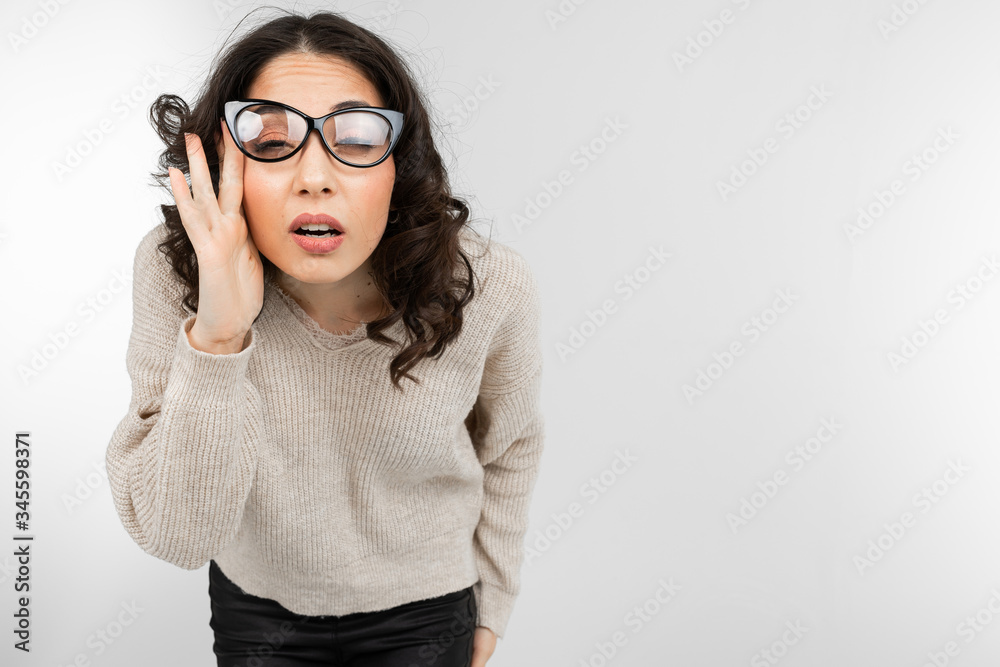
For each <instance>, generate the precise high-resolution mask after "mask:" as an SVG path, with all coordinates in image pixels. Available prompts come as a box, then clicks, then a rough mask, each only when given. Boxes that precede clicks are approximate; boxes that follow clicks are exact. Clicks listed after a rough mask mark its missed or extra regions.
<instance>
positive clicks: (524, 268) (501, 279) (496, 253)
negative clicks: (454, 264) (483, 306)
mask: <svg viewBox="0 0 1000 667" xmlns="http://www.w3.org/2000/svg"><path fill="white" fill-rule="evenodd" d="M459 239H460V245H461V247H462V250H463V251H465V253H466V256H467V257H468V258H469V262H470V263H471V264H472V269H473V272H474V273H475V274H476V279H477V287H479V282H482V284H483V286H484V287H486V288H487V289H488V290H490V291H494V290H499V291H502V292H508V291H509V292H518V291H523V290H526V289H529V288H531V287H532V285H533V283H534V276H533V274H532V271H531V266H530V265H529V264H528V260H527V259H526V258H525V257H524V255H522V254H521V253H520V252H518V251H517V250H515V249H514V248H512V247H511V246H509V245H507V244H506V243H503V242H501V241H498V240H497V239H495V238H493V237H492V236H484V235H483V234H482V233H480V232H479V231H478V230H476V229H474V228H472V227H470V226H468V225H466V226H464V227H463V228H462V230H461V231H460V232H459Z"/></svg>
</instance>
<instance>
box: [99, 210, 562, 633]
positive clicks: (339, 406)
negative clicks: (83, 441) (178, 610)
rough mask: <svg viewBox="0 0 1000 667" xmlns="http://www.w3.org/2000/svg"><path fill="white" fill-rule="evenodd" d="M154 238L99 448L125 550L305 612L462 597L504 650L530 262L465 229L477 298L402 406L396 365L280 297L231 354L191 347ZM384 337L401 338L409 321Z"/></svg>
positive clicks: (518, 509)
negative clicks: (124, 398) (131, 546)
mask: <svg viewBox="0 0 1000 667" xmlns="http://www.w3.org/2000/svg"><path fill="white" fill-rule="evenodd" d="M165 235H166V228H165V226H164V225H162V224H160V225H158V226H157V227H155V228H153V229H152V230H150V232H149V233H147V234H146V236H145V237H144V238H143V240H142V241H141V243H140V244H139V247H138V249H137V251H136V255H135V263H134V271H133V308H134V313H133V326H132V335H131V337H130V339H129V345H128V352H127V354H126V361H125V363H126V367H127V369H128V373H129V376H130V378H131V380H132V397H131V400H130V403H129V408H128V413H127V414H126V415H125V417H124V418H123V419H122V420H121V422H120V423H119V424H118V427H117V428H116V429H115V431H114V434H113V435H112V438H111V441H110V443H109V445H108V450H107V470H108V480H109V482H110V487H111V493H112V497H113V499H114V503H115V508H116V510H117V511H118V515H119V516H120V517H121V520H122V523H123V525H124V526H125V529H126V531H127V532H128V534H129V535H130V536H131V537H132V539H133V540H135V542H136V543H137V544H138V545H139V546H140V547H141V548H142V549H143V550H145V551H146V552H148V553H150V554H152V555H153V556H156V557H157V558H160V559H162V560H165V561H167V562H170V563H173V564H175V565H177V566H179V567H182V568H185V569H190V570H194V569H198V568H201V567H202V566H204V565H206V564H207V563H208V561H209V560H210V559H214V560H215V561H216V562H217V563H218V564H219V567H221V568H222V570H223V571H224V572H225V574H226V576H228V577H229V578H230V579H232V580H233V581H234V582H235V583H236V584H237V585H239V586H240V587H241V588H242V589H244V590H245V591H247V592H249V593H251V594H253V595H257V596H260V597H265V598H270V599H272V600H276V601H277V602H279V603H280V604H281V605H282V606H284V607H285V608H287V609H289V610H291V611H293V612H295V613H299V614H308V615H338V616H339V615H343V614H350V613H354V612H370V611H378V610H383V609H388V608H391V607H395V606H398V605H401V604H404V603H407V602H411V601H414V600H422V599H427V598H431V597H436V596H439V595H444V594H446V593H450V592H453V591H457V590H460V589H462V588H465V587H467V586H470V585H473V584H474V586H473V590H474V592H475V596H476V603H477V605H478V608H479V620H478V624H479V625H482V626H485V627H488V628H490V629H491V630H493V632H495V633H496V634H497V635H498V636H500V637H502V636H503V633H504V631H505V629H506V626H507V622H508V620H509V618H510V614H511V611H512V609H513V606H514V601H515V599H516V597H517V594H518V592H519V588H520V584H519V581H520V577H519V572H520V568H521V564H522V559H523V554H524V551H523V542H524V534H525V531H526V529H527V517H528V506H529V502H530V499H531V494H532V490H533V487H534V484H535V479H536V477H537V472H538V465H539V461H540V457H541V453H542V448H543V431H544V423H543V418H542V414H541V412H540V390H541V377H542V351H541V341H540V336H539V333H540V332H539V325H540V315H541V312H540V298H539V293H538V288H537V284H536V282H535V280H534V277H533V275H532V273H531V271H530V269H529V266H528V264H527V262H526V261H525V260H524V258H523V257H522V256H521V255H520V254H518V253H517V252H516V251H514V250H513V249H511V248H509V247H507V246H505V245H503V244H501V243H499V242H497V241H490V242H489V245H488V247H487V245H486V240H485V239H483V238H481V237H479V236H478V235H476V234H474V233H473V232H472V231H471V230H468V229H466V230H463V232H462V244H463V249H465V250H466V252H467V254H468V255H469V257H470V261H471V263H472V265H473V269H474V271H475V274H476V295H475V297H474V299H473V300H472V302H470V303H469V305H468V306H466V308H465V310H464V322H463V326H462V331H461V333H460V334H459V335H458V337H457V338H456V339H455V340H454V341H453V342H452V343H451V345H450V346H449V347H448V348H447V349H446V350H445V352H444V354H443V355H442V356H441V357H440V358H438V359H428V358H425V359H423V360H421V362H420V363H419V364H417V365H416V366H414V367H413V368H412V369H411V370H410V373H411V374H412V375H414V376H416V377H417V378H418V379H419V380H420V382H421V384H420V385H415V384H414V383H413V382H411V381H410V380H407V379H403V380H402V381H401V383H402V384H401V386H402V387H403V392H399V391H397V390H396V389H394V388H393V386H392V384H391V382H390V380H389V362H390V360H391V359H392V357H393V356H394V354H395V348H391V347H387V346H384V345H381V344H379V343H375V342H373V341H371V340H368V339H367V338H362V339H359V338H358V336H357V335H356V332H355V334H354V335H353V336H352V335H351V334H345V336H344V337H343V338H342V339H341V341H340V342H339V343H338V344H336V345H331V344H330V341H329V340H325V341H324V340H318V339H317V336H316V332H315V331H314V330H313V329H312V328H311V327H309V326H306V323H305V322H303V321H301V320H300V319H299V318H300V316H301V314H302V313H298V314H296V313H295V312H293V310H292V308H291V305H290V304H289V303H287V302H286V300H285V298H283V297H282V295H281V294H279V292H278V291H277V287H276V286H275V285H274V284H273V283H272V282H268V283H267V284H266V285H265V293H264V305H263V308H262V309H261V313H260V315H259V317H258V318H257V320H256V321H255V322H254V324H253V326H252V327H251V330H250V332H249V334H248V335H247V338H246V340H245V341H244V349H243V350H242V351H241V352H239V353H235V354H210V353H206V352H202V351H200V350H196V349H194V348H193V347H192V346H191V344H190V341H189V340H188V337H187V332H188V331H189V330H190V328H191V326H192V325H193V324H194V321H195V317H196V316H195V315H192V314H189V313H188V312H187V311H185V310H184V309H183V308H182V306H181V300H182V298H183V287H182V285H181V284H180V282H179V281H178V280H177V279H176V278H175V277H174V275H173V273H172V271H171V268H170V265H169V263H168V262H167V260H166V258H165V257H164V256H163V255H162V253H160V252H158V251H157V250H156V247H155V246H156V244H157V243H158V242H160V241H162V240H163V238H164V237H165ZM303 312H304V311H303ZM313 324H315V323H313ZM361 326H364V325H361ZM326 333H329V332H326ZM387 334H388V335H389V336H390V337H391V338H393V339H395V340H400V341H402V340H403V337H404V335H405V334H404V328H403V325H402V323H397V324H396V325H394V326H393V327H391V328H390V329H388V330H387Z"/></svg>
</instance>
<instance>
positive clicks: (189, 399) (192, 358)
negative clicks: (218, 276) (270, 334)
mask: <svg viewBox="0 0 1000 667" xmlns="http://www.w3.org/2000/svg"><path fill="white" fill-rule="evenodd" d="M196 317H197V314H194V315H190V316H188V318H187V319H185V320H184V321H183V322H181V326H180V330H179V331H178V332H177V345H176V346H175V348H174V360H173V364H172V365H171V367H170V379H169V380H168V382H167V388H166V390H165V393H164V400H170V401H171V402H175V403H177V402H179V403H184V404H186V405H190V406H193V407H198V408H201V407H205V406H209V405H220V401H221V404H225V403H227V402H228V401H239V400H242V390H243V380H244V379H245V378H246V374H247V368H248V367H249V364H250V356H251V355H252V354H253V353H254V350H255V349H256V337H255V336H254V333H253V327H252V326H251V327H250V331H249V332H248V333H247V339H249V342H246V339H245V340H244V344H245V346H246V347H244V349H243V350H241V351H240V352H235V353H233V354H212V353H211V352H203V351H201V350H198V349H195V348H194V347H192V346H191V341H190V340H188V332H189V331H190V330H191V327H193V326H194V321H195V319H196Z"/></svg>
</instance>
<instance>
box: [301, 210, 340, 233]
mask: <svg viewBox="0 0 1000 667" xmlns="http://www.w3.org/2000/svg"><path fill="white" fill-rule="evenodd" d="M305 225H330V227H331V228H332V229H336V230H337V231H338V232H340V233H341V234H343V233H344V226H343V225H341V224H340V221H339V220H337V219H336V218H334V217H333V216H330V215H327V214H326V213H300V214H299V215H297V216H295V219H294V220H292V224H291V225H289V226H288V231H289V232H294V231H295V230H297V229H298V228H299V227H304V226H305Z"/></svg>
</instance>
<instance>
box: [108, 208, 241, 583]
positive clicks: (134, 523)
mask: <svg viewBox="0 0 1000 667" xmlns="http://www.w3.org/2000/svg"><path fill="white" fill-rule="evenodd" d="M162 229H164V228H163V226H162V225H161V226H160V227H157V228H154V229H153V230H152V231H150V232H149V233H148V234H147V235H146V236H145V237H144V238H143V240H142V242H141V243H140V244H139V247H138V249H137V251H136V256H135V262H134V265H133V283H132V299H133V321H132V334H131V337H130V339H129V343H128V351H127V353H126V357H125V365H126V367H127V369H128V373H129V377H130V378H131V381H132V396H131V400H130V402H129V407H128V413H127V414H126V415H125V417H124V418H123V419H122V420H121V421H120V422H119V424H118V426H117V428H116V429H115V431H114V433H113V435H112V437H111V441H110V443H109V444H108V448H107V454H106V462H107V471H108V482H109V485H110V487H111V495H112V499H113V501H114V505H115V509H116V510H117V512H118V515H119V517H120V518H121V521H122V524H123V525H124V526H125V530H126V531H127V532H128V534H129V535H130V536H131V537H132V539H133V540H135V542H136V543H137V544H138V545H139V546H140V547H141V548H142V549H143V550H144V551H146V552H148V553H149V554H151V555H153V556H156V557H157V558H160V559H162V560H165V561H167V562H169V563H173V564H174V565H177V566H179V567H182V568H185V569H188V570H194V569H198V568H200V567H201V566H203V565H205V564H206V563H207V562H208V561H209V560H210V559H211V558H213V557H214V556H215V555H216V554H218V553H219V552H221V551H222V550H223V549H225V548H226V546H227V545H228V544H229V543H230V542H231V541H232V539H233V538H234V537H235V535H236V531H237V529H238V527H239V524H240V521H241V518H242V515H243V509H244V506H245V503H246V499H247V496H248V495H249V492H250V486H251V483H252V482H253V478H254V473H255V470H256V467H257V448H258V443H259V438H260V433H261V429H260V414H261V404H260V395H259V393H258V392H257V390H256V389H255V388H254V387H253V385H251V384H250V382H249V381H248V379H247V367H248V364H249V361H250V357H251V355H253V354H254V350H255V349H256V343H255V337H256V334H255V333H254V330H253V328H252V327H251V331H250V333H249V334H248V336H247V339H246V340H244V349H243V350H242V351H240V352H238V353H235V354H210V353H207V352H202V351H200V350H197V349H195V348H193V347H192V346H191V344H190V342H189V341H188V337H187V332H188V330H189V329H190V328H191V326H192V325H193V324H194V321H195V315H189V314H188V313H187V311H185V310H184V309H183V308H182V307H181V299H182V296H183V292H182V286H181V284H180V282H179V281H178V280H177V279H176V278H175V277H174V275H173V272H172V269H171V267H170V265H169V264H168V263H167V260H166V258H165V257H164V256H163V255H162V254H161V253H160V252H159V251H158V250H157V249H156V244H157V242H158V241H159V240H161V238H162V234H161V231H162Z"/></svg>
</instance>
